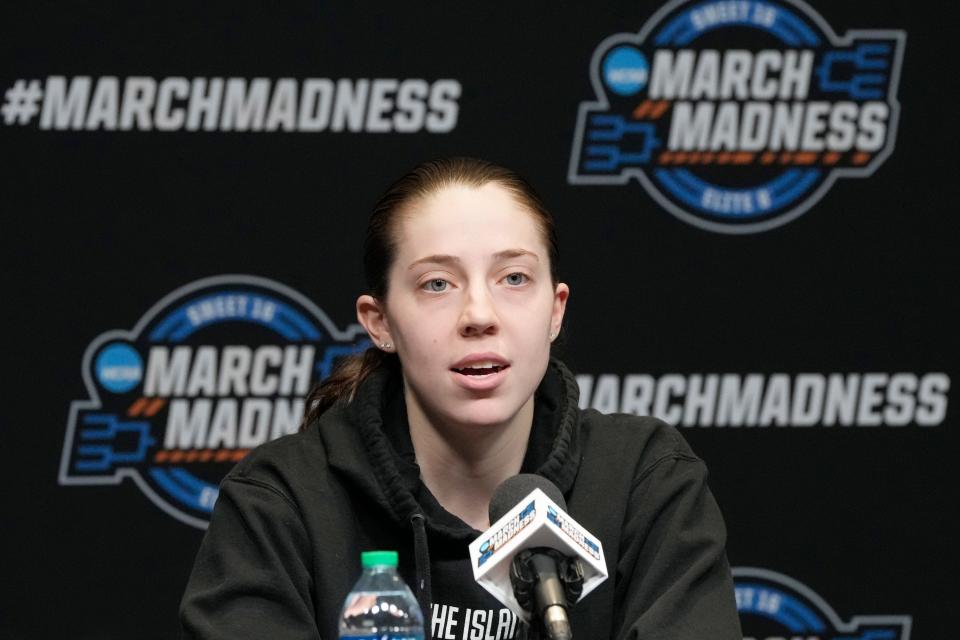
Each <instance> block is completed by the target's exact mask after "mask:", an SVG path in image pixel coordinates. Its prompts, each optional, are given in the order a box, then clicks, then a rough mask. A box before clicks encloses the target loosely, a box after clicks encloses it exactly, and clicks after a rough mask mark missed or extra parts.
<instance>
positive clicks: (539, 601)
mask: <svg viewBox="0 0 960 640" xmlns="http://www.w3.org/2000/svg"><path fill="white" fill-rule="evenodd" d="M490 522H492V523H493V524H492V525H491V527H490V528H489V529H487V530H486V531H485V532H484V533H482V534H481V535H480V536H479V537H478V538H477V539H476V540H474V541H473V542H472V543H471V544H470V560H471V565H472V566H473V577H474V579H475V580H476V581H477V582H478V583H479V584H480V585H481V586H482V587H483V588H484V589H486V590H487V591H489V592H490V593H491V594H492V595H493V596H494V597H495V598H497V600H499V601H500V602H502V603H503V604H504V605H506V606H507V607H509V608H510V609H511V610H512V611H513V612H514V613H515V614H517V616H519V617H520V618H522V619H523V620H525V621H526V622H527V623H530V622H531V620H532V617H533V614H535V615H536V617H537V618H538V619H540V620H542V622H543V627H544V630H545V631H546V633H547V635H548V637H549V638H552V639H553V640H570V639H571V638H572V637H573V636H572V634H571V631H570V622H569V619H568V617H567V608H568V607H569V606H570V605H572V604H574V603H575V602H577V601H579V600H580V599H581V598H583V597H584V596H586V595H587V594H588V593H590V592H591V591H593V590H594V589H595V588H596V587H597V586H599V585H600V583H602V582H603V581H604V580H606V579H607V565H606V562H605V561H604V557H603V546H602V545H601V544H600V541H599V540H597V539H596V538H595V537H594V536H593V535H592V534H590V532H588V531H587V530H586V529H584V528H583V527H582V526H580V524H578V523H577V522H576V521H575V520H574V519H573V518H571V517H570V516H569V515H568V514H567V513H566V502H565V501H564V499H563V494H561V493H560V490H559V489H558V488H557V487H556V485H554V484H553V483H552V482H550V481H549V480H547V479H546V478H543V477H541V476H537V475H533V474H520V475H517V476H514V477H512V478H509V479H507V480H506V481H505V482H504V483H503V484H501V485H500V486H499V487H497V490H496V491H495V492H494V494H493V498H492V499H491V500H490Z"/></svg>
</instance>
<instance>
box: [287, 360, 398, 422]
mask: <svg viewBox="0 0 960 640" xmlns="http://www.w3.org/2000/svg"><path fill="white" fill-rule="evenodd" d="M396 364H399V361H398V360H397V356H396V354H392V353H387V352H385V351H381V350H380V349H377V348H376V347H370V348H369V349H367V350H366V351H364V352H363V353H362V354H359V355H353V356H347V357H345V358H343V359H342V360H341V361H340V363H339V364H338V365H337V367H336V368H335V369H334V370H333V373H331V374H330V375H329V376H328V377H326V378H324V379H323V381H322V382H320V383H319V384H317V385H316V386H315V387H314V388H313V389H312V390H311V391H310V393H309V394H308V395H307V403H306V404H307V409H306V411H305V413H304V415H303V420H302V421H301V422H300V431H303V430H304V429H306V428H307V427H308V426H309V425H310V424H311V423H313V422H315V421H316V420H317V418H319V417H320V415H321V414H322V413H323V412H324V411H326V410H327V409H329V408H330V407H332V406H333V405H334V404H335V403H336V402H337V400H341V399H342V400H344V401H346V402H350V401H351V400H353V396H354V395H356V393H357V389H358V388H359V387H360V385H361V384H362V383H363V381H364V380H366V379H367V378H368V377H369V376H370V374H371V373H373V372H374V371H376V370H378V369H380V368H382V367H387V366H392V365H396Z"/></svg>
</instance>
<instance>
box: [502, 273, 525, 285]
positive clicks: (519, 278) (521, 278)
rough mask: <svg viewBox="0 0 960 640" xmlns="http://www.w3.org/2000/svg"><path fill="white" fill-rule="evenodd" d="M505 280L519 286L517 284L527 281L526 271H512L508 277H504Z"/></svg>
mask: <svg viewBox="0 0 960 640" xmlns="http://www.w3.org/2000/svg"><path fill="white" fill-rule="evenodd" d="M504 280H505V281H506V282H507V284H511V285H514V286H517V285H521V284H524V283H526V281H527V275H526V274H525V273H519V272H517V273H511V274H510V275H508V276H507V277H506V278H504Z"/></svg>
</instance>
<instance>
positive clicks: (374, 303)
mask: <svg viewBox="0 0 960 640" xmlns="http://www.w3.org/2000/svg"><path fill="white" fill-rule="evenodd" d="M357 321H358V322H360V324H361V325H363V328H364V329H366V330H367V335H369V336H370V339H371V340H373V344H374V346H376V347H377V348H379V349H382V350H383V351H387V352H393V351H395V350H396V347H395V346H394V344H393V339H392V338H391V337H390V323H389V322H388V321H387V314H386V313H385V310H384V308H383V305H382V304H381V303H380V302H379V301H378V300H377V299H376V298H374V297H373V296H370V295H362V296H360V297H359V298H357Z"/></svg>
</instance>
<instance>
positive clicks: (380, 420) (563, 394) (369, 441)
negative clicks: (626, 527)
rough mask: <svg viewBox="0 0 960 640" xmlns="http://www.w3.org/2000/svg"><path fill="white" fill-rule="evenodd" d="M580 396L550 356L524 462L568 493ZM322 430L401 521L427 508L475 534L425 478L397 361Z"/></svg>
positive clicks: (347, 470) (336, 453)
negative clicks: (443, 506) (435, 496)
mask: <svg viewBox="0 0 960 640" xmlns="http://www.w3.org/2000/svg"><path fill="white" fill-rule="evenodd" d="M578 397H579V389H578V387H577V383H576V380H575V379H574V377H573V374H572V373H570V371H569V369H567V368H566V366H564V365H563V364H562V363H561V362H559V361H558V360H551V361H550V363H549V364H548V366H547V371H546V373H545V374H544V377H543V380H542V381H541V383H540V385H539V386H538V388H537V390H536V401H535V408H534V418H533V429H532V430H531V436H530V441H529V442H528V445H527V453H526V457H525V458H524V461H523V467H522V469H521V471H522V472H525V473H537V474H539V475H541V476H543V477H545V478H546V479H548V480H550V481H551V482H553V483H554V484H556V485H557V487H559V489H560V491H561V492H563V493H564V494H565V495H566V494H568V492H569V490H570V489H571V487H572V486H573V481H574V479H575V478H576V475H577V471H578V470H579V464H580V438H579V427H578V411H577V401H578ZM320 436H321V438H322V439H323V441H324V444H325V446H326V449H327V452H328V456H329V463H330V466H331V467H333V468H334V469H336V470H337V471H339V472H341V473H343V474H345V475H346V476H347V477H348V478H349V479H350V481H351V482H352V483H353V484H355V485H356V486H357V487H359V488H360V489H362V491H363V492H364V493H365V494H367V495H368V496H369V497H370V498H371V499H372V500H374V501H375V502H376V503H377V504H378V505H380V506H382V507H383V508H384V509H385V510H386V511H387V513H389V514H390V516H391V517H392V518H393V519H394V520H395V521H396V522H397V523H400V524H402V525H403V526H409V524H408V523H409V521H410V518H411V517H412V516H413V515H414V514H425V516H426V525H427V527H428V528H430V529H431V530H434V531H437V532H438V533H442V534H445V535H447V536H451V537H454V538H463V537H468V538H471V539H472V538H473V536H474V535H475V532H474V531H473V529H471V528H470V527H468V526H466V525H465V524H464V523H462V522H461V521H460V520H459V518H455V517H454V516H450V514H446V512H442V509H441V508H439V505H437V504H436V501H435V500H434V499H433V497H432V495H429V491H428V490H426V488H425V487H423V486H422V483H420V481H419V472H420V471H419V467H418V466H417V465H416V460H415V457H414V452H413V446H412V444H411V442H410V434H409V427H408V424H407V417H406V406H405V404H404V400H403V380H402V376H401V373H400V370H399V367H398V366H396V365H395V364H393V365H387V366H382V367H381V368H380V369H378V370H376V371H374V372H373V373H371V374H370V376H369V377H368V378H367V379H366V380H365V381H364V382H363V384H361V385H360V387H359V388H358V389H357V393H356V395H355V397H354V399H353V400H352V401H351V402H349V403H338V404H337V405H335V406H334V407H332V408H331V409H330V410H328V411H327V412H326V413H324V414H323V415H322V416H321V417H320ZM438 509H440V510H439V511H438ZM444 514H446V515H447V516H449V517H444ZM458 523H459V525H458Z"/></svg>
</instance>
